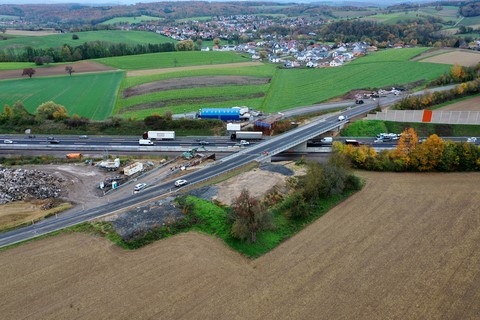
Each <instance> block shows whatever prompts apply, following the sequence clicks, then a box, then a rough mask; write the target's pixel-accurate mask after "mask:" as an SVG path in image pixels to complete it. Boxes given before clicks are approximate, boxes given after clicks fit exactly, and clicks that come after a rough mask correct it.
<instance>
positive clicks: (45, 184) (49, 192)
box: [0, 166, 66, 204]
mask: <svg viewBox="0 0 480 320" xmlns="http://www.w3.org/2000/svg"><path fill="white" fill-rule="evenodd" d="M65 182H66V181H65V179H63V178H60V177H56V176H54V175H51V174H49V173H46V172H42V171H39V170H27V169H8V168H4V167H1V166H0V204H5V203H8V202H12V201H18V200H28V199H48V198H58V197H60V196H61V195H62V190H63V189H64V188H63V185H64V184H65Z"/></svg>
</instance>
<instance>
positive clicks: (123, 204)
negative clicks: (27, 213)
mask: <svg viewBox="0 0 480 320" xmlns="http://www.w3.org/2000/svg"><path fill="white" fill-rule="evenodd" d="M367 109H368V107H367V106H362V107H358V108H352V109H350V110H347V111H346V112H345V113H344V115H346V116H347V117H354V116H355V115H357V114H360V113H362V112H365V110H367ZM342 123H343V122H342V121H338V117H337V116H331V117H329V118H326V119H320V120H318V121H315V122H312V123H310V124H308V125H306V126H302V127H300V128H297V129H295V130H292V131H289V132H287V133H285V134H283V135H280V136H276V137H274V138H272V139H267V140H264V141H263V142H261V143H258V144H255V145H252V146H249V147H246V148H243V149H242V150H241V151H239V152H237V153H234V154H231V155H229V156H226V157H224V158H221V159H220V160H218V161H216V162H214V163H213V164H212V165H210V166H208V167H205V168H203V169H201V170H198V171H195V172H192V173H190V174H187V175H185V176H184V178H185V179H187V180H188V181H189V182H190V184H195V183H198V182H202V181H205V180H208V179H210V178H212V177H215V176H217V175H220V174H222V173H225V172H228V171H230V170H233V169H235V168H238V167H241V166H243V165H246V164H247V163H249V162H252V161H255V160H257V161H262V160H267V159H268V160H269V158H270V157H271V156H273V155H276V154H278V153H281V152H282V151H285V150H287V149H289V148H292V147H293V146H295V145H296V144H298V143H299V142H301V141H307V140H308V139H311V138H312V137H315V136H317V135H319V134H320V133H322V132H326V131H329V130H331V129H332V128H334V127H336V126H339V125H341V124H342ZM171 192H175V188H174V186H173V183H172V182H166V183H161V184H158V185H157V186H156V187H155V188H149V189H145V190H144V191H143V192H140V193H137V194H135V195H132V196H129V197H128V198H125V199H121V200H116V201H111V202H109V203H106V204H104V205H101V206H99V207H96V208H92V209H87V210H82V208H81V207H80V206H79V208H78V210H77V211H75V210H72V211H69V212H68V213H67V214H61V215H58V216H57V217H51V218H47V219H45V220H42V221H40V222H38V223H36V224H34V225H31V226H28V227H25V228H21V229H18V230H12V231H9V232H7V233H3V234H1V235H0V246H6V245H9V244H13V243H16V242H20V241H24V240H26V239H30V238H34V237H37V236H39V235H42V234H46V233H49V232H52V231H55V230H60V229H62V228H65V227H69V226H72V225H75V224H78V223H81V222H84V221H88V220H91V219H94V218H98V217H101V216H104V215H109V214H111V213H113V212H115V211H116V210H121V209H124V208H127V207H130V206H134V205H139V204H141V203H142V202H149V201H152V199H153V198H155V197H158V196H161V195H166V194H169V193H171Z"/></svg>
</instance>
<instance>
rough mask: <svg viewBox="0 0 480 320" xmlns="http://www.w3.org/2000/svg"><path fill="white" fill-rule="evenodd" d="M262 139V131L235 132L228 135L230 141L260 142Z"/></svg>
mask: <svg viewBox="0 0 480 320" xmlns="http://www.w3.org/2000/svg"><path fill="white" fill-rule="evenodd" d="M262 138H263V132H262V131H235V132H234V133H232V134H231V135H230V139H231V140H260V139H262Z"/></svg>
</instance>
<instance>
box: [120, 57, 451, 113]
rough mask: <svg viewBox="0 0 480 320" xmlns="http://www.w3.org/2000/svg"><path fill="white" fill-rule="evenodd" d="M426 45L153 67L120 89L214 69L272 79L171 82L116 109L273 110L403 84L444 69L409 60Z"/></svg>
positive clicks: (122, 101)
mask: <svg viewBox="0 0 480 320" xmlns="http://www.w3.org/2000/svg"><path fill="white" fill-rule="evenodd" d="M427 50H428V48H411V49H401V50H400V49H399V50H386V51H380V52H377V53H374V54H370V55H368V56H366V57H363V58H361V59H358V60H356V61H354V62H352V63H349V64H347V65H345V66H343V67H340V68H326V69H278V68H276V66H275V65H272V64H265V65H264V66H263V67H248V68H235V65H231V66H229V67H226V68H222V69H220V68H219V67H215V68H212V69H203V70H191V71H189V70H188V68H187V70H182V71H180V72H173V71H174V70H175V68H172V69H169V70H172V72H168V73H163V72H159V73H158V74H155V72H153V73H152V74H148V75H145V76H135V77H129V76H127V78H126V79H125V80H124V81H123V83H122V86H121V90H130V89H131V88H134V87H135V86H138V85H143V84H148V83H152V85H153V84H154V83H156V82H162V81H166V80H170V81H174V79H179V81H181V78H183V77H202V76H216V75H231V76H232V77H233V76H239V75H247V76H252V77H270V78H271V82H270V83H269V84H265V85H261V86H258V85H256V86H248V84H246V85H245V84H244V85H245V86H246V87H245V88H243V89H240V88H239V87H237V86H226V85H225V84H218V87H217V88H215V87H213V86H209V87H208V89H205V88H204V87H201V86H199V88H197V89H195V86H194V85H192V88H190V89H189V90H185V89H181V90H176V89H175V88H171V89H170V90H168V91H162V92H155V93H148V94H144V95H140V96H136V97H132V98H126V99H125V98H123V97H122V96H121V95H119V97H118V99H117V105H116V107H115V113H118V114H121V115H122V116H125V117H133V118H136V117H144V116H146V115H149V114H152V113H157V114H163V113H164V112H165V111H166V110H169V111H172V112H173V113H182V112H190V111H197V110H198V109H199V108H202V107H232V106H236V105H248V106H250V107H252V108H256V109H261V110H263V111H266V112H276V111H281V110H285V109H288V108H293V107H297V106H304V105H311V104H315V103H320V102H323V101H327V100H329V99H332V98H334V97H337V96H340V95H343V94H345V93H346V92H349V91H350V90H352V89H362V88H376V87H377V88H379V87H384V86H394V85H402V84H407V83H410V82H413V81H417V80H422V79H423V80H426V81H429V80H431V79H433V78H435V77H437V76H439V75H441V74H442V73H444V72H446V71H448V70H449V66H439V65H435V64H427V63H419V62H412V61H409V60H410V59H411V58H412V57H415V56H418V55H420V54H421V53H423V52H425V51H427ZM162 55H163V53H162ZM160 70H161V69H159V71H160ZM398 70H403V71H402V72H398ZM149 72H150V71H149ZM128 74H129V73H127V75H128ZM358 83H361V84H362V87H361V88H359V87H358ZM165 90H167V89H165ZM175 97H177V98H175ZM178 97H182V98H181V99H180V98H178ZM182 101H184V102H182Z"/></svg>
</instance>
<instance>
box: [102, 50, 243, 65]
mask: <svg viewBox="0 0 480 320" xmlns="http://www.w3.org/2000/svg"><path fill="white" fill-rule="evenodd" d="M95 61H97V62H100V63H103V64H105V65H108V66H111V67H114V68H117V69H123V70H140V69H160V68H175V67H188V66H197V65H208V64H224V63H235V62H245V61H250V59H247V58H245V57H242V56H240V55H239V54H238V53H235V52H220V51H216V52H212V51H210V52H203V51H182V52H161V53H150V54H142V55H135V56H123V57H112V58H103V59H95Z"/></svg>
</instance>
